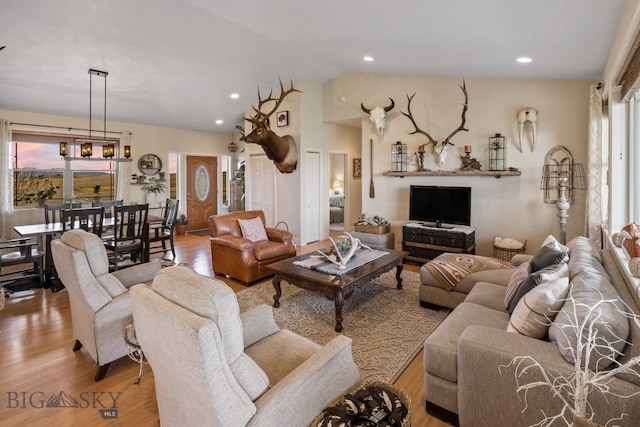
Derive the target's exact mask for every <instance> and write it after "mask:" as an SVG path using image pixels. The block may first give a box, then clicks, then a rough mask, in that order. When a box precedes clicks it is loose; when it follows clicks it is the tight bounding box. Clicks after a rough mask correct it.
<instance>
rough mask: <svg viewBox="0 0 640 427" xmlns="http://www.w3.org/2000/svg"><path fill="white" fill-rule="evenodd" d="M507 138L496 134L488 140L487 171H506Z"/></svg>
mask: <svg viewBox="0 0 640 427" xmlns="http://www.w3.org/2000/svg"><path fill="white" fill-rule="evenodd" d="M506 165H507V138H506V137H505V136H502V135H500V134H499V133H496V134H495V135H494V136H492V137H490V138H489V170H490V171H503V170H506V169H507V166H506Z"/></svg>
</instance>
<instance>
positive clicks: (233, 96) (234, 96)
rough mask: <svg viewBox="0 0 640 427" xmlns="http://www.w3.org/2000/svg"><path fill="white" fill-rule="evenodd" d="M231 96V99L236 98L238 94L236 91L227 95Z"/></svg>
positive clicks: (238, 96)
mask: <svg viewBox="0 0 640 427" xmlns="http://www.w3.org/2000/svg"><path fill="white" fill-rule="evenodd" d="M229 96H230V97H231V99H238V98H240V95H239V94H237V93H232V94H231V95H229Z"/></svg>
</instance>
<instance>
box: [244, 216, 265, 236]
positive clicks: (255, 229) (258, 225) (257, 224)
mask: <svg viewBox="0 0 640 427" xmlns="http://www.w3.org/2000/svg"><path fill="white" fill-rule="evenodd" d="M238 224H239V225H240V230H242V237H244V238H245V239H248V240H251V241H252V242H263V241H265V240H269V238H268V237H267V230H265V229H264V224H263V223H262V219H261V218H260V217H255V218H252V219H239V220H238Z"/></svg>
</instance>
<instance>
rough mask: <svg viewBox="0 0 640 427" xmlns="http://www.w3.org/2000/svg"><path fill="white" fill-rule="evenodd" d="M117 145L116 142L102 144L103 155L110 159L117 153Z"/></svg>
mask: <svg viewBox="0 0 640 427" xmlns="http://www.w3.org/2000/svg"><path fill="white" fill-rule="evenodd" d="M115 152H116V146H115V144H105V145H103V146H102V157H104V158H105V159H110V158H112V157H113V156H114V155H115Z"/></svg>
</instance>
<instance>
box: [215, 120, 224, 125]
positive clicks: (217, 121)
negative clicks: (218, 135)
mask: <svg viewBox="0 0 640 427" xmlns="http://www.w3.org/2000/svg"><path fill="white" fill-rule="evenodd" d="M223 123H224V122H223V121H222V119H218V120H216V124H217V125H221V124H223Z"/></svg>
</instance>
